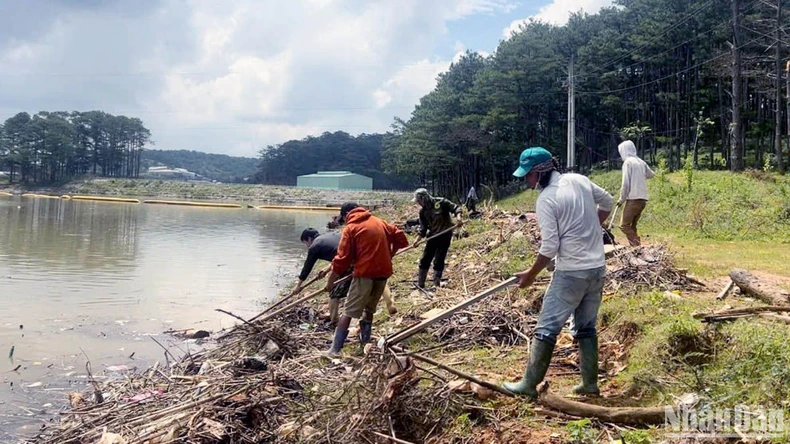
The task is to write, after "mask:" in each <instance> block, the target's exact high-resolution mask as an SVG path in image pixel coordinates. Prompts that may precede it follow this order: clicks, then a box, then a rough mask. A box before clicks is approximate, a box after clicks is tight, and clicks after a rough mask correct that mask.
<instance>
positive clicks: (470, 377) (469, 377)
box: [390, 347, 513, 397]
mask: <svg viewBox="0 0 790 444" xmlns="http://www.w3.org/2000/svg"><path fill="white" fill-rule="evenodd" d="M390 348H392V350H393V351H394V352H395V353H400V354H402V355H406V356H411V357H412V358H414V359H417V360H418V361H422V362H425V363H426V364H431V365H433V366H436V367H439V368H440V369H442V370H444V371H446V372H449V373H452V374H454V375H455V376H458V377H459V378H463V379H466V380H468V381H472V382H474V383H475V384H478V385H481V386H483V387H485V388H487V389H491V390H493V391H495V392H499V393H501V394H503V395H505V396H510V397H513V394H512V393H510V392H509V391H507V390H505V389H504V388H502V387H500V386H498V385H496V384H492V383H490V382H488V381H484V380H482V379H480V378H478V377H477V376H474V375H470V374H469V373H466V372H463V371H461V370H458V369H457V368H454V367H450V366H449V365H446V364H442V363H441V362H439V361H434V360H433V359H431V358H429V357H427V356H423V355H421V354H419V353H415V352H410V351H406V350H403V349H402V348H400V347H390Z"/></svg>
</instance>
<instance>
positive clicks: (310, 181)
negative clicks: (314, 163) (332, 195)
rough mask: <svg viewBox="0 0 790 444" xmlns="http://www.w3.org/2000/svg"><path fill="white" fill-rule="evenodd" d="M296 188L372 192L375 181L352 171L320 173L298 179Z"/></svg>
mask: <svg viewBox="0 0 790 444" xmlns="http://www.w3.org/2000/svg"><path fill="white" fill-rule="evenodd" d="M296 186H297V187H299V188H317V189H321V190H372V189H373V179H371V178H370V177H367V176H363V175H361V174H355V173H352V172H351V171H319V172H317V173H315V174H306V175H304V176H299V177H297V178H296Z"/></svg>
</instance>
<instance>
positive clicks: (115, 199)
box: [71, 196, 140, 204]
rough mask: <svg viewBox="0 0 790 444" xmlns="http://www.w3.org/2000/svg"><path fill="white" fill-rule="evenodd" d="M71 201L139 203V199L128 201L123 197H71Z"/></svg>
mask: <svg viewBox="0 0 790 444" xmlns="http://www.w3.org/2000/svg"><path fill="white" fill-rule="evenodd" d="M71 199H72V200H93V201H97V202H120V203H136V204H139V203H140V199H129V198H125V197H104V196H71Z"/></svg>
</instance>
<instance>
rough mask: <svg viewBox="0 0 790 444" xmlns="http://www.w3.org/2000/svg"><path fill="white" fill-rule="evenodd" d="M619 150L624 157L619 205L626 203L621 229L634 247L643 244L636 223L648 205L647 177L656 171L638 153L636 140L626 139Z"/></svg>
mask: <svg viewBox="0 0 790 444" xmlns="http://www.w3.org/2000/svg"><path fill="white" fill-rule="evenodd" d="M617 150H618V151H620V157H622V158H623V185H622V187H621V189H620V200H619V201H617V206H618V207H619V206H620V205H622V204H623V203H625V208H623V216H622V218H621V219H620V229H621V230H622V231H623V233H624V234H625V236H626V237H627V238H628V243H629V244H631V246H632V247H638V246H639V245H641V244H642V239H640V238H639V234H637V232H636V224H637V223H638V222H639V218H640V217H641V216H642V211H644V210H645V206H646V205H647V179H650V178H652V177H653V176H655V173H654V172H653V170H651V169H650V167H649V166H647V163H645V161H644V160H642V159H640V158H639V157H638V156H637V155H636V146H634V142H631V141H630V140H626V141H625V142H623V143H621V144H620V145H619V146H618V147H617Z"/></svg>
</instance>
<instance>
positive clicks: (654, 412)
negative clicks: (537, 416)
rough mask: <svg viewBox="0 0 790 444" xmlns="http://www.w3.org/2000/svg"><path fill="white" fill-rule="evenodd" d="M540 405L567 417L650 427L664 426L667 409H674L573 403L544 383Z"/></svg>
mask: <svg viewBox="0 0 790 444" xmlns="http://www.w3.org/2000/svg"><path fill="white" fill-rule="evenodd" d="M538 403H539V404H540V405H542V406H544V407H547V408H550V409H553V410H557V411H560V412H562V413H565V414H567V415H571V416H578V417H582V418H596V419H598V420H600V421H602V422H610V423H615V424H632V425H648V424H663V423H664V418H665V415H666V411H667V410H666V409H668V408H670V409H671V408H672V407H603V406H599V405H593V404H587V403H584V402H578V401H573V400H570V399H566V398H563V397H561V396H557V395H554V394H552V393H551V392H549V383H548V382H544V383H543V385H542V386H541V387H540V388H539V389H538Z"/></svg>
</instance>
